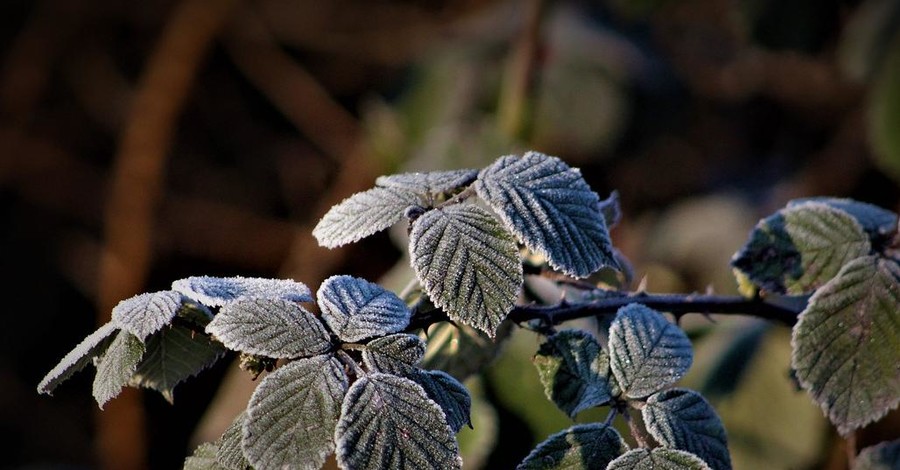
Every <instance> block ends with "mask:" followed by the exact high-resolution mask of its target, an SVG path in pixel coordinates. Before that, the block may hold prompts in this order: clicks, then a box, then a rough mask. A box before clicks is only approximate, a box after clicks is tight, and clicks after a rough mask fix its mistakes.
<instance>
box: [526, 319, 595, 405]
mask: <svg viewBox="0 0 900 470" xmlns="http://www.w3.org/2000/svg"><path fill="white" fill-rule="evenodd" d="M534 365H535V367H537V370H538V375H539V376H540V378H541V383H542V384H544V392H545V393H546V394H547V398H549V399H551V400H553V402H554V403H556V406H558V407H559V408H560V409H561V410H563V411H564V412H566V414H568V415H569V416H570V417H574V416H575V415H576V414H578V413H579V412H580V411H583V410H586V409H588V408H592V407H595V406H599V405H603V404H604V403H607V402H609V400H610V399H611V398H612V394H611V391H610V386H609V374H610V372H609V356H608V355H607V354H606V352H605V351H604V350H603V349H602V348H601V347H600V343H598V342H597V340H596V339H595V338H594V337H593V336H592V335H591V334H590V333H588V332H586V331H583V330H563V331H560V332H559V333H556V334H554V335H552V336H549V337H548V338H547V340H546V341H545V342H544V343H543V344H542V345H541V347H540V349H538V352H537V354H536V355H535V356H534Z"/></svg>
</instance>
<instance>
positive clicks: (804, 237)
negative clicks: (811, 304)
mask: <svg viewBox="0 0 900 470" xmlns="http://www.w3.org/2000/svg"><path fill="white" fill-rule="evenodd" d="M870 249H871V244H870V243H869V237H868V236H866V234H865V232H863V228H862V226H861V225H860V224H859V223H858V222H857V221H856V219H854V218H853V216H852V215H850V214H848V213H847V212H844V211H843V210H841V209H837V208H835V207H831V206H830V205H827V204H824V203H821V202H806V203H802V204H797V205H791V206H789V207H787V208H786V209H782V210H780V211H778V212H777V213H775V214H774V215H772V216H770V217H768V218H766V219H763V220H761V221H760V222H759V223H758V224H757V225H756V228H754V229H753V232H751V234H750V240H749V241H747V244H746V245H744V247H743V248H741V250H740V251H739V252H737V254H735V255H734V258H732V260H731V265H732V266H734V267H735V268H737V269H739V270H741V271H742V272H743V273H744V274H746V275H747V277H749V278H750V280H751V281H753V283H755V284H756V285H757V286H759V287H761V288H763V289H766V290H768V291H770V292H775V293H785V292H787V293H788V294H808V293H811V292H813V291H814V290H816V289H818V288H819V287H820V286H822V285H823V284H825V283H826V282H828V281H829V280H830V279H831V278H833V277H834V276H835V274H837V272H838V271H839V270H840V269H841V267H842V266H844V265H845V264H847V262H848V261H850V260H853V259H856V258H859V257H860V256H865V255H867V254H868V253H869V250H870Z"/></svg>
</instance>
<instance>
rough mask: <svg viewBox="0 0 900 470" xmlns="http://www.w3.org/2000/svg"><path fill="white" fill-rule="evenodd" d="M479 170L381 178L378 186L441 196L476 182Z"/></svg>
mask: <svg viewBox="0 0 900 470" xmlns="http://www.w3.org/2000/svg"><path fill="white" fill-rule="evenodd" d="M477 177H478V170H472V169H466V170H450V171H429V172H424V173H418V172H417V173H401V174H397V175H388V176H379V177H378V179H376V180H375V184H376V185H377V186H382V187H387V188H397V189H404V190H407V191H410V192H413V193H419V194H440V193H446V192H450V191H453V190H455V189H459V188H462V187H463V186H466V185H468V184H470V183H471V182H473V181H475V178H477Z"/></svg>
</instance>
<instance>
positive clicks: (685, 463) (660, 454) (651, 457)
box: [606, 447, 710, 470]
mask: <svg viewBox="0 0 900 470" xmlns="http://www.w3.org/2000/svg"><path fill="white" fill-rule="evenodd" d="M606 469H607V470H710V468H709V466H708V465H706V462H704V461H703V460H702V459H701V458H700V457H697V456H696V455H694V454H691V453H690V452H685V451H683V450H675V449H667V448H665V447H657V448H656V449H653V450H649V449H632V450H629V451H628V452H626V453H625V454H624V455H622V456H621V457H619V458H617V459H616V460H613V461H612V462H610V463H609V466H608V467H606Z"/></svg>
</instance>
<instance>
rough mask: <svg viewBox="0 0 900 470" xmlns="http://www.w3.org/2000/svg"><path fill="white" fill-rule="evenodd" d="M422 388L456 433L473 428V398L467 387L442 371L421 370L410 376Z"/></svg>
mask: <svg viewBox="0 0 900 470" xmlns="http://www.w3.org/2000/svg"><path fill="white" fill-rule="evenodd" d="M409 378H410V379H412V380H413V381H415V382H416V383H417V384H419V385H421V386H422V389H424V390H425V393H426V394H427V395H428V398H431V399H432V400H433V401H434V402H435V403H437V404H438V405H439V406H440V407H441V410H443V411H444V416H446V417H447V424H449V425H450V429H452V430H453V432H454V433H457V432H459V430H460V429H462V427H463V426H466V425H468V426H469V427H472V418H471V416H470V413H471V410H472V397H471V396H470V395H469V391H468V390H467V389H466V387H465V386H464V385H463V384H461V383H459V381H458V380H456V379H455V378H453V376H451V375H450V374H448V373H446V372H444V371H442V370H426V371H423V370H419V371H416V372H415V373H413V374H411V375H410V376H409Z"/></svg>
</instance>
